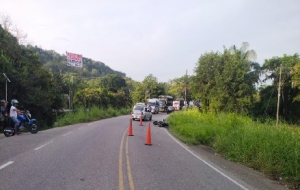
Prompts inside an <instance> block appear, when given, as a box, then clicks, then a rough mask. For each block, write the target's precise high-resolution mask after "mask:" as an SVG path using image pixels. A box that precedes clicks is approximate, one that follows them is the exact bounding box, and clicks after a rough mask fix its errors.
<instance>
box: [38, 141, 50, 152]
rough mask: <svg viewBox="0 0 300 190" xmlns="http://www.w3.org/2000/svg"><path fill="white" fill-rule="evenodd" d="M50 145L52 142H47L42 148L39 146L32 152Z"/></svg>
mask: <svg viewBox="0 0 300 190" xmlns="http://www.w3.org/2000/svg"><path fill="white" fill-rule="evenodd" d="M50 143H53V141H50V142H48V143H46V144H43V145H42V146H39V147H37V148H35V149H34V150H38V149H41V148H43V147H44V146H46V145H48V144H50Z"/></svg>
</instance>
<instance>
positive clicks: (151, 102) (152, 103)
mask: <svg viewBox="0 0 300 190" xmlns="http://www.w3.org/2000/svg"><path fill="white" fill-rule="evenodd" d="M147 107H148V109H150V111H151V112H152V113H153V114H156V113H159V99H158V98H152V99H148V103H147Z"/></svg>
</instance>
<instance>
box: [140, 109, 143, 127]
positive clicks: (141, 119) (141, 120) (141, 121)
mask: <svg viewBox="0 0 300 190" xmlns="http://www.w3.org/2000/svg"><path fill="white" fill-rule="evenodd" d="M140 126H143V112H141V116H140Z"/></svg>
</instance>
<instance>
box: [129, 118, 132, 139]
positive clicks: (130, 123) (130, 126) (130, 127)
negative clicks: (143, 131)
mask: <svg viewBox="0 0 300 190" xmlns="http://www.w3.org/2000/svg"><path fill="white" fill-rule="evenodd" d="M128 136H133V134H132V119H130V121H129V128H128Z"/></svg>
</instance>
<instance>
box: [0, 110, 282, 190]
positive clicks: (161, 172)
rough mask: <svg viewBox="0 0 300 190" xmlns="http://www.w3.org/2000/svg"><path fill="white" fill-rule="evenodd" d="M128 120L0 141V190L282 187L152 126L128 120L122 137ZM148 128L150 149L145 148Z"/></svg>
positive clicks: (56, 129) (92, 124)
mask: <svg viewBox="0 0 300 190" xmlns="http://www.w3.org/2000/svg"><path fill="white" fill-rule="evenodd" d="M166 116H167V115H166V114H163V113H162V114H158V115H153V120H162V119H163V118H165V117H166ZM129 121H130V117H129V116H120V117H116V118H111V119H104V120H100V121H97V122H92V123H85V124H76V125H71V126H66V127H61V128H54V129H50V130H46V131H40V132H39V133H37V134H22V135H20V136H14V137H10V138H4V137H3V138H0V189H1V190H2V189H3V190H6V189H14V190H18V189H20V190H23V189H29V190H30V189H37V190H42V189H54V190H59V189H63V190H76V189H78V190H83V189H101V190H102V189H104V190H106V189H107V190H111V189H119V190H123V189H130V190H132V189H137V190H139V189H166V190H175V189H179V190H182V189H187V190H193V189H197V190H198V189H281V188H283V187H282V186H279V185H276V184H275V183H272V181H269V180H267V179H263V180H262V177H261V175H259V174H257V175H255V176H256V177H252V178H251V179H248V178H247V177H245V175H237V173H232V170H230V169H228V170H227V169H226V167H222V166H224V165H222V166H220V165H218V164H216V163H215V162H212V160H214V159H210V157H207V155H204V154H206V153H204V152H201V151H200V152H199V151H197V150H195V147H186V146H185V145H182V144H181V143H179V142H178V141H177V140H176V139H175V138H173V137H172V135H170V134H169V132H168V131H167V130H166V129H165V128H160V127H157V126H154V125H152V122H143V126H140V125H139V122H138V121H133V135H134V136H128V135H127V129H128V126H129ZM149 123H150V124H151V140H152V146H148V145H145V140H146V134H147V126H148V124H149ZM222 164H224V162H222ZM234 167H236V166H234ZM245 171H246V173H247V172H248V170H245ZM246 176H247V175H246ZM258 181H259V183H257V182H258Z"/></svg>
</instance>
